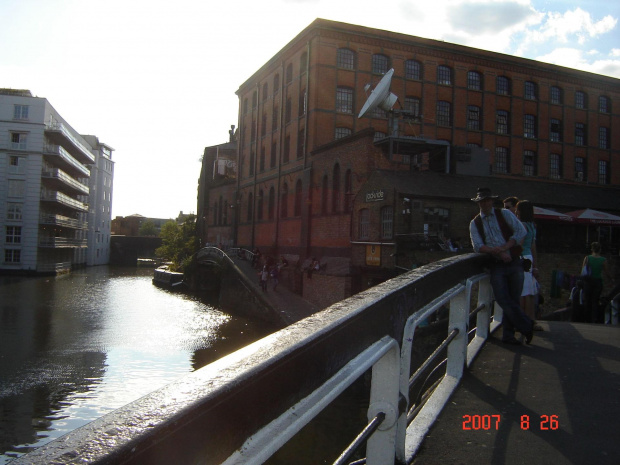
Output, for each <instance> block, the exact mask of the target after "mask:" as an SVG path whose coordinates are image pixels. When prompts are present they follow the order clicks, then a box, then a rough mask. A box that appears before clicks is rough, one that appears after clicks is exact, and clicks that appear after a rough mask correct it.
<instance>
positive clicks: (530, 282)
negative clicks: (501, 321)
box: [516, 200, 543, 331]
mask: <svg viewBox="0 0 620 465" xmlns="http://www.w3.org/2000/svg"><path fill="white" fill-rule="evenodd" d="M516 215H517V218H519V220H520V221H521V222H522V223H523V226H525V230H526V231H527V234H526V236H525V239H523V243H522V244H521V246H522V247H523V258H524V259H527V260H529V261H530V263H531V265H530V268H529V270H524V271H523V291H521V308H523V311H524V312H525V314H526V315H527V316H529V317H530V318H531V319H532V321H534V331H542V330H543V328H542V326H540V325H539V324H536V299H537V298H538V287H537V282H536V278H537V277H538V268H537V267H536V266H537V264H538V256H537V253H536V225H535V224H534V205H532V203H531V202H530V201H529V200H521V201H519V202H518V203H517V207H516Z"/></svg>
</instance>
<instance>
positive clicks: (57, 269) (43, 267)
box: [37, 262, 71, 273]
mask: <svg viewBox="0 0 620 465" xmlns="http://www.w3.org/2000/svg"><path fill="white" fill-rule="evenodd" d="M65 271H71V262H58V263H42V264H38V265H37V272H38V273H62V272H65Z"/></svg>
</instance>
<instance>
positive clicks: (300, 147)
mask: <svg viewBox="0 0 620 465" xmlns="http://www.w3.org/2000/svg"><path fill="white" fill-rule="evenodd" d="M305 134H306V132H305V130H304V129H300V130H299V132H298V133H297V158H303V156H304V143H305V140H304V139H305Z"/></svg>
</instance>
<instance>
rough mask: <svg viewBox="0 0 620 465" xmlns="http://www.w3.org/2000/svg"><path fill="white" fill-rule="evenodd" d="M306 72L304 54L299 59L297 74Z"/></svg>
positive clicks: (306, 58) (305, 54)
mask: <svg viewBox="0 0 620 465" xmlns="http://www.w3.org/2000/svg"><path fill="white" fill-rule="evenodd" d="M306 71H308V54H307V53H306V52H304V53H302V54H301V57H300V58H299V74H304V73H305V72H306Z"/></svg>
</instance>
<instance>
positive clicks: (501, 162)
mask: <svg viewBox="0 0 620 465" xmlns="http://www.w3.org/2000/svg"><path fill="white" fill-rule="evenodd" d="M509 166H510V163H509V160H508V149H507V148H506V147H495V162H494V164H493V170H494V171H495V172H496V173H508V172H509V171H508V167H509Z"/></svg>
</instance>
